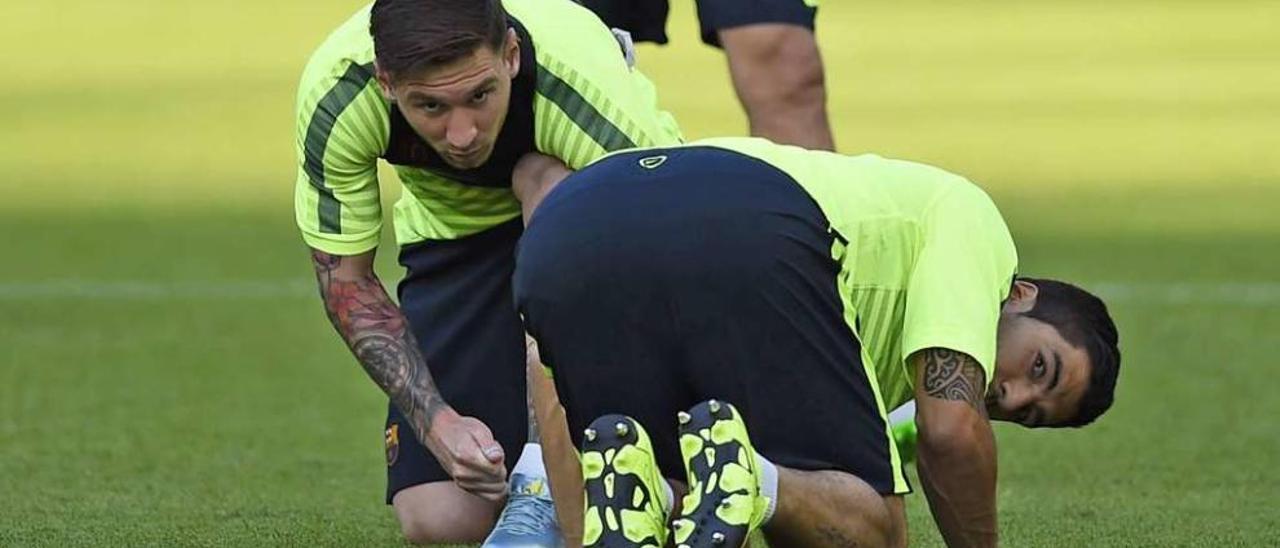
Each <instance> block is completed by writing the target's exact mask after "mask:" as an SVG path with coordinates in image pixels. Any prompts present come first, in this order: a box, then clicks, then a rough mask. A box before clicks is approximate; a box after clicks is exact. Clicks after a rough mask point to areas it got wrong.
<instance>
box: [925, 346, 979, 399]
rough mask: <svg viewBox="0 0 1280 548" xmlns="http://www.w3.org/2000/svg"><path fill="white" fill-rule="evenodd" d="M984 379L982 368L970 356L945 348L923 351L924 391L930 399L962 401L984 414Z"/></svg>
mask: <svg viewBox="0 0 1280 548" xmlns="http://www.w3.org/2000/svg"><path fill="white" fill-rule="evenodd" d="M985 378H986V374H985V373H983V371H982V366H980V365H978V362H977V361H976V360H974V359H973V358H971V357H969V355H968V354H965V353H963V352H955V351H952V350H947V349H945V348H930V349H927V350H925V351H924V390H925V393H926V394H928V395H930V396H933V397H935V398H938V399H943V400H951V401H963V402H966V403H968V404H969V405H971V406H973V408H974V409H977V410H978V411H979V412H982V411H983V410H984V407H983V405H982V396H983V393H984V392H985V391H986V386H985V385H984V384H983V379H985Z"/></svg>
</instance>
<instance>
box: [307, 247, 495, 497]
mask: <svg viewBox="0 0 1280 548" xmlns="http://www.w3.org/2000/svg"><path fill="white" fill-rule="evenodd" d="M373 256H374V253H373V252H372V251H370V252H368V253H363V254H360V255H353V256H339V255H332V254H329V253H325V252H323V251H319V250H316V249H313V250H311V261H312V263H313V265H314V266H315V269H316V281H317V282H319V284H320V297H321V298H322V299H323V300H324V306H325V311H326V312H327V313H328V315H329V321H331V322H332V323H333V327H334V329H337V330H338V334H339V335H342V339H343V340H344V341H346V342H347V346H349V347H350V348H351V352H352V354H355V356H356V359H357V360H358V361H359V362H360V365H361V366H362V367H364V370H365V372H366V373H368V374H369V377H370V378H372V379H373V381H374V382H375V383H377V384H378V386H379V387H381V388H382V390H383V392H386V393H387V396H388V397H390V398H391V401H392V402H393V403H395V405H396V407H398V408H399V409H400V412H401V413H403V414H404V416H405V417H406V418H407V419H408V421H409V425H410V426H411V427H412V429H413V433H414V435H416V436H417V437H418V439H419V440H422V442H423V445H425V446H426V447H427V449H428V450H429V451H431V454H432V455H434V456H435V457H436V460H437V461H439V462H440V464H441V466H442V467H443V468H444V469H445V471H446V472H448V473H449V474H450V476H452V477H453V478H454V481H455V482H457V484H458V486H460V487H462V488H463V489H465V490H467V491H470V492H472V493H475V494H476V495H479V496H481V497H485V498H488V499H490V500H499V499H501V498H502V495H503V493H504V492H505V487H506V469H505V467H504V465H503V452H502V447H500V446H499V445H498V443H497V442H495V441H494V440H493V434H492V433H490V432H489V428H488V427H486V426H485V425H484V424H483V423H481V422H480V421H478V420H476V419H474V418H470V417H462V416H459V415H458V413H456V412H455V411H454V410H453V409H452V408H450V407H449V406H448V405H447V404H445V402H444V398H442V397H441V396H440V391H439V390H438V389H437V388H436V384H435V381H434V380H432V378H431V372H430V371H429V370H428V369H427V363H426V360H425V359H423V357H422V352H421V351H419V350H418V343H417V341H416V340H414V338H413V333H412V332H411V331H410V330H409V328H408V327H409V323H408V321H407V320H406V319H405V317H404V313H403V312H401V311H400V307H398V306H396V304H395V303H394V302H392V300H391V297H389V296H387V292H386V290H384V289H383V287H382V282H380V281H378V277H377V275H376V274H374V272H373Z"/></svg>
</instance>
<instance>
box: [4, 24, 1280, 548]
mask: <svg viewBox="0 0 1280 548" xmlns="http://www.w3.org/2000/svg"><path fill="white" fill-rule="evenodd" d="M685 4H686V3H678V4H677V5H676V6H675V8H676V21H675V23H674V24H673V28H672V29H671V30H672V32H671V34H672V36H673V39H674V40H675V44H674V45H673V46H672V47H669V48H664V49H657V48H645V49H643V50H642V66H643V67H644V69H645V70H646V71H648V72H649V73H650V74H651V75H652V76H653V77H654V79H655V80H656V81H657V82H658V85H659V89H660V93H661V97H662V99H663V102H664V104H665V105H667V107H668V108H670V109H671V110H673V111H674V112H675V113H676V115H677V116H678V117H679V118H680V120H681V122H682V124H683V125H684V127H685V129H686V133H687V134H688V136H690V137H700V136H711V135H717V134H732V133H739V132H741V131H742V130H743V128H744V126H745V125H744V123H743V117H742V115H741V113H740V112H739V110H738V106H737V104H736V101H735V100H734V98H733V96H732V93H731V90H730V88H729V84H728V80H727V77H726V76H725V75H724V72H723V64H724V62H723V58H722V57H720V56H719V54H717V53H716V52H715V51H713V50H708V49H706V48H702V47H700V46H698V45H697V44H696V32H695V30H694V27H693V23H692V18H691V14H690V11H691V9H692V8H691V7H690V6H688V5H685ZM826 4H827V5H825V6H824V8H823V10H822V12H821V14H820V18H819V33H820V38H821V40H822V45H823V52H824V56H825V59H826V61H827V65H828V72H829V85H830V89H831V113H832V117H833V122H834V125H835V128H836V132H837V139H838V142H839V145H840V147H841V148H842V149H843V150H844V151H847V152H856V151H863V150H873V151H876V152H879V153H882V154H885V155H891V156H898V157H905V158H912V159H918V160H924V161H929V162H932V163H936V164H938V165H941V166H943V167H947V168H949V169H952V170H954V171H957V172H960V173H963V174H964V175H966V176H968V177H970V178H971V179H973V180H975V181H977V182H979V183H981V184H983V185H984V186H986V187H987V188H988V189H989V190H990V191H991V192H992V194H993V195H994V196H995V197H996V200H997V202H998V203H999V205H1000V207H1001V209H1002V211H1003V212H1004V213H1005V215H1006V216H1007V218H1008V220H1009V224H1010V226H1011V228H1012V229H1013V231H1014V235H1015V238H1016V239H1017V241H1018V244H1019V249H1020V253H1021V258H1022V270H1023V272H1024V273H1027V274H1032V275H1055V276H1062V277H1067V278H1071V279H1076V280H1081V281H1085V282H1090V283H1092V284H1095V285H1096V287H1098V288H1099V290H1100V291H1102V292H1103V293H1104V296H1107V297H1109V298H1110V300H1111V303H1112V306H1113V311H1114V313H1115V315H1116V317H1117V320H1118V321H1119V323H1120V327H1121V330H1122V345H1123V348H1124V351H1125V366H1124V373H1123V378H1122V380H1121V385H1120V389H1119V395H1118V399H1119V403H1118V404H1117V406H1116V408H1115V409H1114V411H1113V412H1112V414H1111V415H1109V416H1108V417H1106V418H1105V419H1104V420H1102V421H1101V422H1100V423H1099V424H1098V425H1096V426H1095V427H1091V428H1089V429H1086V430H1082V431H1078V432H1025V431H1021V430H1016V429H1012V428H1005V427H1000V428H998V429H997V433H998V436H999V439H1000V455H1001V469H1000V470H1001V479H1002V481H1001V484H1000V505H1001V511H1002V513H1001V525H1002V528H1003V531H1004V532H1005V538H1006V543H1005V544H1006V545H1008V546H1154V545H1160V546H1171V545H1186V546H1204V545H1212V546H1235V545H1251V546H1270V545H1277V544H1280V514H1277V512H1276V511H1275V508H1277V506H1278V505H1280V497H1278V496H1277V495H1276V493H1280V472H1277V471H1276V469H1275V468H1274V467H1273V465H1272V464H1271V461H1270V459H1271V458H1274V457H1275V455H1277V454H1280V442H1278V441H1277V437H1278V435H1280V430H1277V427H1276V426H1275V422H1274V421H1275V417H1277V416H1280V396H1276V395H1275V390H1274V389H1273V388H1272V384H1274V383H1272V382H1270V381H1271V378H1272V375H1271V372H1272V370H1273V368H1274V367H1273V364H1272V361H1273V360H1274V356H1276V355H1277V354H1280V338H1278V337H1276V336H1275V333H1276V331H1277V330H1278V329H1280V314H1278V313H1277V311H1278V310H1280V216H1277V214H1276V211H1277V210H1280V155H1277V154H1276V151H1277V150H1280V131H1277V128H1280V35H1277V34H1276V33H1275V32H1274V22H1275V21H1277V20H1280V5H1278V4H1277V3H1276V2H1214V3H1203V2H1189V1H1181V2H1156V1H1146V2H1100V1H1076V2H1068V1H1065V0H1062V1H1051V0H1043V1H1036V2H1023V3H1007V2H990V1H979V2H966V3H959V4H957V3H947V4H943V3H935V2H919V1H907V2H885V1H859V2H848V3H837V2H835V1H829V2H826ZM357 5H358V4H357V3H354V2H326V3H315V2H302V1H300V0H288V1H283V2H269V3H254V2H246V1H233V2H222V3H207V2H193V1H189V0H182V1H172V2H164V3H158V2H123V1H119V0H116V1H107V2H85V1H83V0H52V1H46V2H40V3H34V2H32V3H24V4H17V5H14V6H6V8H5V11H6V17H5V18H3V19H4V20H3V21H0V66H4V67H5V68H6V69H7V71H6V72H7V74H9V75H10V77H9V78H7V79H6V85H4V86H0V120H3V123H0V191H2V192H3V193H2V194H0V196H3V200H0V234H4V236H3V237H0V257H3V259H0V261H3V262H0V265H2V266H0V546H10V545H19V546H23V545H51V546H64V545H76V544H81V545H89V544H92V545H177V544H180V545H218V546H223V545H264V544H269V545H278V544H285V545H296V544H318V545H334V546H353V545H355V546H363V545H398V544H399V543H400V541H399V539H398V535H397V531H396V527H395V522H394V519H393V518H392V517H391V515H390V514H389V512H388V510H387V509H386V508H384V507H383V506H382V504H381V498H382V490H383V468H382V464H381V459H382V449H381V435H382V434H381V420H382V413H383V410H384V405H385V404H384V400H383V399H382V398H380V397H379V396H378V392H377V390H376V389H375V388H374V386H373V385H372V384H371V383H369V382H368V381H367V380H366V379H365V378H364V376H363V373H362V372H361V371H360V369H359V368H358V367H357V366H356V365H355V364H354V362H353V360H352V359H351V358H349V357H348V356H347V354H346V352H345V350H344V348H343V347H342V345H341V343H340V342H339V341H338V339H337V337H336V336H334V335H333V334H332V333H331V332H330V328H329V326H328V325H327V323H326V321H325V319H324V317H323V315H322V313H321V310H320V305H319V302H318V299H316V298H315V296H314V290H313V289H312V287H311V284H312V282H311V279H310V273H309V266H308V264H307V261H306V257H305V253H304V252H303V250H302V248H301V244H300V241H299V238H298V237H297V236H296V232H295V230H294V228H293V226H292V213H291V210H290V208H291V193H292V185H293V177H294V167H293V136H292V131H293V128H292V127H291V125H290V124H291V123H292V120H293V115H292V99H293V93H294V90H293V86H294V84H295V82H296V78H297V76H298V74H299V71H300V70H301V65H302V63H303V61H304V60H305V58H306V56H307V54H308V53H309V51H310V50H311V48H312V47H314V46H315V45H316V44H317V43H318V42H319V41H320V40H321V39H322V38H323V35H324V34H325V33H327V31H328V29H329V28H331V27H332V26H334V25H336V24H337V23H338V22H339V21H341V20H342V19H343V18H345V17H346V15H347V14H349V12H351V11H353V10H354V9H355V7H356V6H357ZM692 75H697V77H693V76H692ZM388 194H394V188H393V187H388ZM393 255H394V250H393V249H392V248H391V247H389V246H388V247H385V248H384V253H383V258H382V262H381V268H382V270H383V272H384V273H385V274H386V275H387V276H388V279H394V278H395V276H396V271H395V269H394V266H393V264H392V263H393V261H392V259H393ZM910 518H911V522H912V524H913V529H912V532H913V537H914V539H915V540H916V541H917V544H919V545H924V546H936V545H938V544H939V540H938V536H937V533H936V532H935V530H934V527H933V525H932V523H931V520H930V519H929V517H928V514H927V510H926V509H925V508H924V504H923V499H922V497H920V496H913V497H911V498H910Z"/></svg>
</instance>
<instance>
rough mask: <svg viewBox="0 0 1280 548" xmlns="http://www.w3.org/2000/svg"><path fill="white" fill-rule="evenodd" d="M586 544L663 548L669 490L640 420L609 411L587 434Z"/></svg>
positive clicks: (584, 473)
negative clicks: (665, 485)
mask: <svg viewBox="0 0 1280 548" xmlns="http://www.w3.org/2000/svg"><path fill="white" fill-rule="evenodd" d="M582 477H583V480H584V482H583V487H584V489H585V490H586V516H585V521H584V523H583V531H582V532H583V536H582V537H583V538H582V543H583V546H584V548H589V547H602V548H624V547H625V548H635V547H641V548H662V547H663V546H665V545H666V542H667V531H668V530H667V513H666V510H665V509H666V508H667V506H668V505H667V503H666V497H667V491H666V488H665V487H664V486H663V485H662V483H661V482H664V481H666V480H664V479H662V473H661V472H660V471H659V470H658V463H657V461H655V460H654V456H653V444H652V443H650V441H649V435H648V434H647V433H645V431H644V428H643V427H642V426H640V423H638V422H636V421H635V420H633V419H632V418H630V417H627V416H623V415H605V416H602V417H600V418H598V419H596V420H595V421H593V422H592V423H591V426H589V427H588V428H587V430H586V431H585V432H584V433H583V442H582Z"/></svg>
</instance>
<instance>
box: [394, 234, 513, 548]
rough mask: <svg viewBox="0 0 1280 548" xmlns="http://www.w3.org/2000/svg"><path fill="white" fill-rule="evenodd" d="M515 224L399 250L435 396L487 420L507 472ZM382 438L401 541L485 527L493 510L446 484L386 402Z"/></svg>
mask: <svg viewBox="0 0 1280 548" xmlns="http://www.w3.org/2000/svg"><path fill="white" fill-rule="evenodd" d="M520 225H521V223H520V221H519V220H516V221H514V222H511V223H507V224H504V225H500V226H498V227H494V228H492V229H489V230H486V231H484V232H481V233H479V234H475V235H472V236H468V237H465V238H461V239H459V240H449V241H429V242H423V243H420V244H414V245H410V246H406V247H405V248H404V249H402V250H401V254H400V262H401V264H402V265H403V266H404V267H405V269H406V275H405V278H404V280H403V281H402V282H401V283H400V287H399V299H400V306H401V309H402V310H404V313H405V317H406V318H408V320H409V325H410V328H411V329H412V330H413V334H414V337H415V338H416V339H417V341H418V343H419V345H420V347H421V350H422V353H423V356H424V357H425V358H426V361H427V364H428V367H430V368H431V374H432V376H433V378H434V379H435V381H436V384H437V386H439V388H440V392H441V395H443V396H444V398H445V400H446V401H448V402H449V404H450V405H451V406H453V407H454V408H455V409H457V410H458V411H459V412H460V413H464V414H467V415H469V416H473V417H476V418H477V419H479V420H481V421H482V422H484V423H485V425H487V426H488V427H489V429H490V430H491V431H492V432H493V435H494V439H495V440H497V441H498V443H499V444H501V445H502V448H503V451H504V452H505V455H506V462H505V466H506V469H507V470H512V469H513V468H514V467H515V466H516V464H517V460H518V458H519V457H520V455H521V448H522V447H523V446H524V444H525V441H526V439H527V432H526V430H527V428H528V423H527V413H528V411H527V409H528V408H527V405H526V396H525V382H524V361H525V356H524V334H523V329H522V327H521V324H520V318H519V316H518V315H516V314H515V313H514V311H513V308H514V305H513V304H512V301H511V290H510V287H511V286H510V273H511V271H512V270H513V268H514V259H513V257H512V253H513V252H514V248H515V242H516V241H517V240H518V238H519V235H520V233H521V226H520ZM386 441H387V503H388V504H391V505H392V506H393V507H394V508H395V512H396V517H397V518H398V519H399V521H400V525H401V529H402V531H403V532H404V535H405V537H406V538H407V539H408V540H410V541H412V542H416V543H445V542H449V543H452V542H479V541H480V540H482V539H483V538H484V537H485V535H487V534H488V533H489V531H490V530H491V529H492V528H493V524H494V521H495V519H496V517H497V515H498V512H499V510H500V509H501V507H500V506H498V505H495V504H493V503H490V502H486V501H484V500H482V499H480V498H478V497H475V496H473V495H470V494H467V493H465V492H463V491H462V490H461V489H459V488H458V487H457V486H456V485H454V483H453V481H452V479H451V478H450V477H449V475H448V474H447V473H446V472H445V471H444V470H443V469H442V468H441V467H440V465H439V464H438V463H437V462H436V461H435V459H434V458H433V457H432V456H431V454H430V453H429V452H428V451H427V449H426V448H425V447H423V446H422V444H421V443H419V441H418V440H417V439H416V438H415V436H414V434H413V429H412V428H409V426H408V425H407V424H406V423H405V422H404V418H403V417H402V416H401V415H400V413H399V412H398V411H397V410H396V409H395V407H394V406H389V411H388V419H387V431H386Z"/></svg>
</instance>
